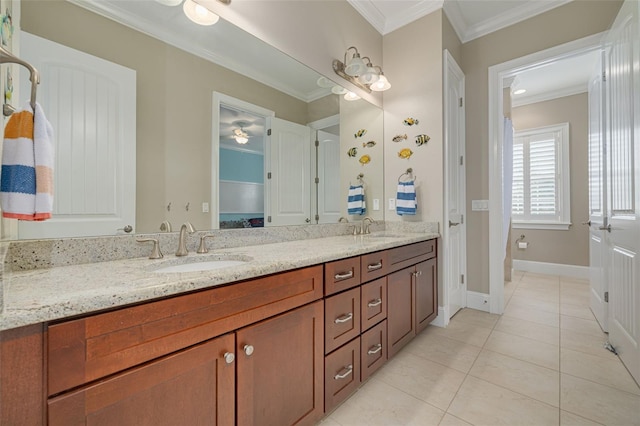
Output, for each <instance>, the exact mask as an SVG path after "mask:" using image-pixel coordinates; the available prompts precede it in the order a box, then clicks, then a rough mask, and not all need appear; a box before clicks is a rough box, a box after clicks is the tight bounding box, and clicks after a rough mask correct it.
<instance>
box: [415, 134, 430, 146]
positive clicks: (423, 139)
mask: <svg viewBox="0 0 640 426" xmlns="http://www.w3.org/2000/svg"><path fill="white" fill-rule="evenodd" d="M430 139H431V138H430V137H429V136H428V135H417V136H416V145H418V146H422V145H424V144H426V143H427V142H429V140H430Z"/></svg>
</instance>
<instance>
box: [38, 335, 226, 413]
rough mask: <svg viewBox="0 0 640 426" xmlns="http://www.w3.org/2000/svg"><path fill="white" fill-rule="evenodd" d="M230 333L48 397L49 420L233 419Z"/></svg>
mask: <svg viewBox="0 0 640 426" xmlns="http://www.w3.org/2000/svg"><path fill="white" fill-rule="evenodd" d="M234 346H235V339H234V336H233V334H230V335H225V336H221V337H218V338H216V339H213V340H209V341H208V342H205V343H201V344H199V345H196V346H194V347H192V348H189V349H185V350H183V351H180V352H178V353H175V354H172V355H169V356H166V357H163V358H161V359H159V360H156V361H153V362H150V363H148V364H145V365H142V366H140V367H136V368H133V369H131V370H128V371H126V372H124V373H122V374H119V375H117V376H115V377H112V378H109V379H106V380H103V381H100V382H98V383H96V384H93V385H90V386H87V387H84V388H81V389H79V390H76V391H71V392H67V393H65V394H62V395H60V396H58V397H55V398H52V399H50V400H49V404H48V418H49V419H48V424H49V426H80V425H87V426H98V425H105V426H107V425H118V426H162V425H166V426H170V425H204V424H216V425H229V426H231V425H233V424H234V413H235V364H234V363H233V362H231V363H227V362H226V361H225V354H226V353H233V350H234Z"/></svg>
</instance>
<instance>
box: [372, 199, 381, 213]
mask: <svg viewBox="0 0 640 426" xmlns="http://www.w3.org/2000/svg"><path fill="white" fill-rule="evenodd" d="M373 210H376V211H377V210H380V200H379V199H377V198H374V199H373Z"/></svg>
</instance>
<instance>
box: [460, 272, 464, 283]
mask: <svg viewBox="0 0 640 426" xmlns="http://www.w3.org/2000/svg"><path fill="white" fill-rule="evenodd" d="M460 284H464V274H462V275H460Z"/></svg>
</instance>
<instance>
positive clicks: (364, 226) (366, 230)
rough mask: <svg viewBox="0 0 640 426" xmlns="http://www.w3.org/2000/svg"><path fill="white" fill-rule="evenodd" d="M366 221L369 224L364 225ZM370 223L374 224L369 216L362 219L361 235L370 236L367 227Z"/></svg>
mask: <svg viewBox="0 0 640 426" xmlns="http://www.w3.org/2000/svg"><path fill="white" fill-rule="evenodd" d="M366 221H369V223H365V222H366ZM372 223H376V221H375V220H373V219H372V218H370V217H369V216H367V217H365V218H364V219H362V225H361V227H360V233H361V234H370V233H371V231H369V225H370V224H372Z"/></svg>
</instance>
